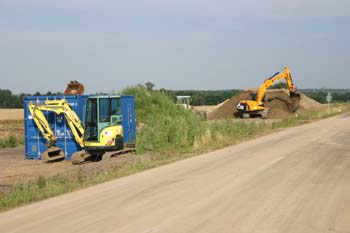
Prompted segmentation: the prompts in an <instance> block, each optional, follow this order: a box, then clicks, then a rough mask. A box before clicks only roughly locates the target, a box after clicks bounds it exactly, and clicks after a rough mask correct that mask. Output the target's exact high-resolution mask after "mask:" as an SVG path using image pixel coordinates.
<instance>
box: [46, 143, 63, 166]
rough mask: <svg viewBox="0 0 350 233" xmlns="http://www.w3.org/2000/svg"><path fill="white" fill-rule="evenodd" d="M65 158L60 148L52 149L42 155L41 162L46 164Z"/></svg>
mask: <svg viewBox="0 0 350 233" xmlns="http://www.w3.org/2000/svg"><path fill="white" fill-rule="evenodd" d="M64 158H65V157H64V154H63V152H62V150H61V148H58V147H50V148H48V149H47V150H46V151H45V152H43V153H42V154H41V160H42V161H44V162H46V163H50V162H57V161H61V160H63V159H64Z"/></svg>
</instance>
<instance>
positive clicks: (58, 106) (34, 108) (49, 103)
mask: <svg viewBox="0 0 350 233" xmlns="http://www.w3.org/2000/svg"><path fill="white" fill-rule="evenodd" d="M29 110H30V113H31V114H32V116H33V120H34V122H35V123H36V125H37V126H38V128H39V130H40V132H41V133H42V135H43V136H44V137H45V138H46V140H48V141H50V140H51V141H56V138H55V135H54V134H53V132H52V130H51V128H50V125H49V123H48V122H47V120H46V117H45V115H44V114H43V111H51V112H55V113H56V114H57V115H59V114H63V115H64V117H65V118H66V120H67V123H68V125H69V127H70V129H71V131H72V133H73V136H74V139H75V140H76V142H77V143H78V144H79V145H80V146H81V147H84V139H83V137H84V127H83V124H82V123H81V121H80V119H79V117H78V115H77V114H76V113H75V112H74V111H73V110H72V108H71V107H70V106H69V104H68V102H67V101H66V100H65V99H61V100H46V101H45V103H44V104H33V103H29Z"/></svg>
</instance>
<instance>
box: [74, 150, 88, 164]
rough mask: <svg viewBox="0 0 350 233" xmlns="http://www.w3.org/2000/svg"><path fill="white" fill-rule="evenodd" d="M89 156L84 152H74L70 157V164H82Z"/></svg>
mask: <svg viewBox="0 0 350 233" xmlns="http://www.w3.org/2000/svg"><path fill="white" fill-rule="evenodd" d="M90 156H91V155H90V154H89V153H88V152H87V151H85V150H81V151H78V152H75V153H74V154H73V155H72V157H71V161H72V164H73V165H79V164H83V163H84V162H85V161H86V159H87V158H88V157H90Z"/></svg>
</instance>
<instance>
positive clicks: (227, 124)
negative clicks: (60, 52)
mask: <svg viewBox="0 0 350 233" xmlns="http://www.w3.org/2000/svg"><path fill="white" fill-rule="evenodd" d="M124 94H132V95H134V96H135V97H136V98H135V99H136V115H137V124H138V130H137V153H138V154H137V155H132V158H133V160H132V161H131V162H129V163H126V164H122V165H121V164H115V166H113V167H111V168H110V169H108V170H103V171H91V170H88V169H85V168H84V166H81V167H79V168H78V169H77V170H75V172H73V173H72V174H60V175H56V176H54V177H44V176H40V177H39V178H38V179H37V180H36V181H32V182H23V183H17V184H13V185H12V186H11V187H10V188H9V191H8V192H6V193H1V192H0V210H5V209H9V208H13V207H16V206H20V205H23V204H26V203H30V202H34V201H38V200H42V199H45V198H47V197H52V196H57V195H59V194H63V193H67V192H71V191H74V190H78V189H81V188H85V187H89V186H91V185H95V184H99V183H102V182H105V181H108V180H113V179H116V178H119V177H123V176H127V175H130V174H133V173H136V172H140V171H143V170H146V169H149V168H154V167H157V166H160V165H163V164H168V163H171V162H174V161H177V160H181V159H184V158H188V157H191V156H195V155H198V154H200V153H202V152H205V151H211V150H214V149H218V148H222V147H225V146H228V145H234V144H237V143H240V142H242V141H246V140H249V139H252V138H256V137H259V136H261V135H265V134H268V133H271V132H274V131H276V130H278V129H281V128H286V127H292V126H297V125H300V124H303V123H305V122H309V121H313V120H317V119H323V118H325V117H329V116H333V115H335V114H338V113H337V112H333V113H331V114H328V113H327V112H322V113H321V112H305V113H302V114H299V116H298V117H292V118H285V119H282V120H281V121H276V122H273V123H269V124H268V123H265V121H261V122H260V121H258V122H253V123H252V122H249V121H237V120H234V119H223V120H218V121H210V122H208V121H201V120H200V119H199V118H198V117H197V116H196V115H195V114H193V113H192V112H191V111H189V110H186V109H184V108H183V107H181V106H176V105H175V104H174V103H173V102H172V100H171V99H170V98H169V97H168V96H167V95H166V94H164V93H162V92H159V91H151V92H149V91H147V90H146V89H144V88H142V87H132V88H128V89H126V90H125V91H124ZM346 107H347V110H349V108H348V106H346ZM344 109H345V106H344ZM9 141H11V142H8V143H9V144H12V143H14V138H12V139H11V140H9ZM145 153H146V155H147V156H145ZM145 157H147V159H144V158H145Z"/></svg>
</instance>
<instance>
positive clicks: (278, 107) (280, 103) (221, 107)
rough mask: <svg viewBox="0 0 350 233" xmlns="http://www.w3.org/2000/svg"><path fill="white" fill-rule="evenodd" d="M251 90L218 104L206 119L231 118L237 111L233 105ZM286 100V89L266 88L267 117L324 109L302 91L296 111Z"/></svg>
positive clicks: (279, 116) (289, 100)
mask: <svg viewBox="0 0 350 233" xmlns="http://www.w3.org/2000/svg"><path fill="white" fill-rule="evenodd" d="M252 92H253V91H252V90H246V91H243V92H241V93H240V94H239V95H237V96H234V97H232V98H231V99H228V100H225V101H224V102H222V103H220V104H218V105H217V106H216V107H215V108H214V109H213V110H212V111H210V112H208V113H207V119H208V120H215V119H220V118H232V117H233V116H234V114H235V113H236V112H237V111H236V107H235V106H236V105H237V103H238V102H239V101H241V100H246V99H247V98H248V97H249V95H250V93H252ZM288 102H291V99H290V97H289V91H288V90H286V89H274V90H267V91H266V95H265V103H266V106H267V107H268V108H269V113H268V118H284V117H288V116H292V115H294V114H295V113H300V112H302V111H310V110H318V111H320V110H324V105H322V104H320V103H318V102H317V101H315V100H313V99H311V98H309V97H307V96H306V95H304V94H302V93H301V94H300V105H299V108H298V110H297V111H296V112H294V113H293V112H290V111H289V109H288V106H287V104H286V103H288Z"/></svg>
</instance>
